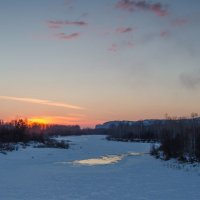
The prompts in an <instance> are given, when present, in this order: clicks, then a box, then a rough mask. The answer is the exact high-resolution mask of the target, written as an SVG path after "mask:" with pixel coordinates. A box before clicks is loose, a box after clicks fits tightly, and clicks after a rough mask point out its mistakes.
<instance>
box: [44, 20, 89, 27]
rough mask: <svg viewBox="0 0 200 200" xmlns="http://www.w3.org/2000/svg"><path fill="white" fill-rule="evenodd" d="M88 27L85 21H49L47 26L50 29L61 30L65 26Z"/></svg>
mask: <svg viewBox="0 0 200 200" xmlns="http://www.w3.org/2000/svg"><path fill="white" fill-rule="evenodd" d="M69 25H72V26H87V25H88V23H87V22H85V21H63V20H49V21H47V26H48V27H49V28H61V27H63V26H69Z"/></svg>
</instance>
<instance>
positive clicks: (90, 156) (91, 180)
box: [0, 136, 200, 200]
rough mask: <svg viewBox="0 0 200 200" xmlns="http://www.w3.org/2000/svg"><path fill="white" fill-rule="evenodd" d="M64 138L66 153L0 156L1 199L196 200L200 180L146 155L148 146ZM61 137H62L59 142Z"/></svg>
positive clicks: (49, 151)
mask: <svg viewBox="0 0 200 200" xmlns="http://www.w3.org/2000/svg"><path fill="white" fill-rule="evenodd" d="M104 138H105V136H77V137H66V138H65V139H66V140H70V141H71V148H70V149H37V148H31V147H28V148H26V149H20V150H19V151H16V152H11V153H8V154H7V155H3V154H0V200H93V199H95V200H199V199H200V189H199V186H200V176H199V174H198V172H197V173H195V172H190V171H186V170H184V169H179V170H177V169H175V168H174V167H170V164H169V163H168V164H166V162H164V161H161V160H156V159H155V158H153V157H151V156H150V155H148V154H146V153H147V152H149V148H150V145H149V144H144V143H125V142H114V141H107V140H105V139H104ZM62 139H63V138H62Z"/></svg>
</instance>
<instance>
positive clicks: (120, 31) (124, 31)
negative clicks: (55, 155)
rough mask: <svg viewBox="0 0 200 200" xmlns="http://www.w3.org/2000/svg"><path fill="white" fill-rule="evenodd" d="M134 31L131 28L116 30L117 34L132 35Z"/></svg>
mask: <svg viewBox="0 0 200 200" xmlns="http://www.w3.org/2000/svg"><path fill="white" fill-rule="evenodd" d="M133 30H134V29H133V28H131V27H119V28H117V29H116V32H117V33H130V32H132V31H133Z"/></svg>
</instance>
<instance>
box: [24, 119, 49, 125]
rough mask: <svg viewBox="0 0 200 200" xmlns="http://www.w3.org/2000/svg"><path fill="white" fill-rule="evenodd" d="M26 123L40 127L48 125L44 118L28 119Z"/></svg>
mask: <svg viewBox="0 0 200 200" xmlns="http://www.w3.org/2000/svg"><path fill="white" fill-rule="evenodd" d="M28 123H29V124H30V125H31V124H35V123H36V124H42V125H46V124H50V120H47V119H44V118H30V119H28Z"/></svg>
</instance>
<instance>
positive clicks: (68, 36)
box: [55, 33, 80, 40]
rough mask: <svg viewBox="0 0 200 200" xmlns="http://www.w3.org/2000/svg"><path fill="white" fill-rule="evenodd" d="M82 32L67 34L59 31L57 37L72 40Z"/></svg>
mask: <svg viewBox="0 0 200 200" xmlns="http://www.w3.org/2000/svg"><path fill="white" fill-rule="evenodd" d="M79 36H80V33H72V34H65V33H57V34H56V35H55V37H56V38H57V39H61V40H72V39H75V38H78V37H79Z"/></svg>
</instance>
